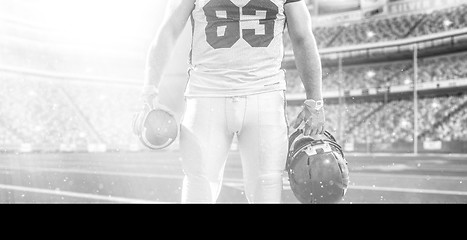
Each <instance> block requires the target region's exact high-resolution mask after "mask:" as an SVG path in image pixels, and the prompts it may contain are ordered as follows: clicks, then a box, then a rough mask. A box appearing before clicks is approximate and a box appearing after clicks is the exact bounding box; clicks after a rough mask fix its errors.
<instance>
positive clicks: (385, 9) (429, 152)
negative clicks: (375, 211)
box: [0, 0, 467, 204]
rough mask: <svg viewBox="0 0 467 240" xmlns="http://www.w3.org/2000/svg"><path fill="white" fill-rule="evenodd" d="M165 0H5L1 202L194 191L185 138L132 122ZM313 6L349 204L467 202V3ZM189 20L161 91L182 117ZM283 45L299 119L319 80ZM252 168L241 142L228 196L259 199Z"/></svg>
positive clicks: (291, 108)
mask: <svg viewBox="0 0 467 240" xmlns="http://www.w3.org/2000/svg"><path fill="white" fill-rule="evenodd" d="M166 2H167V1H150V0H142V1H138V3H131V2H130V1H126V0H118V1H99V3H96V2H95V1H94V2H93V1H88V0H85V1H83V0H82V1H73V2H72V3H69V2H68V3H63V1H58V0H40V1H37V0H1V1H0V83H1V87H0V203H177V202H179V201H180V194H181V182H182V178H183V172H182V170H181V167H180V154H179V144H178V140H177V141H176V142H175V143H174V144H172V145H171V146H170V147H169V148H166V149H164V150H160V151H151V150H149V149H147V148H145V147H144V146H143V145H142V144H141V143H140V141H139V139H138V138H137V137H136V136H135V135H134V134H133V132H132V129H131V124H132V123H131V122H132V118H133V114H134V112H135V111H136V109H135V106H137V105H138V100H139V94H140V89H141V84H142V80H143V78H144V66H145V57H146V54H147V48H148V46H149V44H150V42H151V41H152V37H153V36H154V34H155V32H156V31H157V28H158V26H159V24H160V22H161V21H162V18H163V16H162V14H161V13H162V12H163V11H164V9H165V5H166ZM306 2H307V5H308V8H309V11H310V14H311V16H312V19H313V32H314V34H315V38H316V41H317V44H318V46H319V51H320V56H321V60H322V67H323V90H324V97H325V113H326V129H327V130H328V131H330V132H331V133H332V134H333V135H334V136H335V137H336V139H337V141H338V142H339V143H340V144H341V145H342V146H343V147H344V150H345V152H346V155H347V158H348V162H349V163H348V164H349V170H350V186H349V189H348V192H347V194H346V196H345V198H344V199H343V201H342V203H344V204H345V203H383V204H384V203H467V185H466V184H467V155H466V154H467V14H465V13H466V12H467V1H466V0H443V1H438V0H345V1H344V0H332V1H330V0H326V1H324V0H306ZM190 31H191V30H190V26H187V27H186V29H185V31H184V32H183V34H182V36H181V38H180V39H179V41H178V43H177V49H176V52H175V53H174V54H173V57H172V58H171V59H168V60H167V61H170V64H169V68H168V70H167V72H166V74H165V78H164V82H163V83H162V86H161V89H160V91H161V101H163V102H164V103H166V104H167V105H168V106H170V107H172V108H173V109H175V110H176V111H175V112H176V114H177V116H181V115H183V108H184V106H183V101H184V98H183V91H184V88H185V86H186V81H187V73H186V69H187V66H188V62H187V56H188V52H189V50H190V38H191V34H190V33H191V32H190ZM286 31H287V30H286ZM284 47H285V56H284V61H283V63H282V66H283V68H284V69H285V70H286V81H287V116H288V118H289V120H291V119H293V118H294V117H296V115H297V114H298V112H299V111H300V109H301V104H302V102H303V100H304V99H305V92H304V88H303V85H302V83H301V81H300V78H299V75H298V72H297V69H296V66H295V61H294V60H295V59H294V54H293V51H292V46H291V40H290V38H288V35H287V34H285V38H284ZM241 168H242V166H241V164H240V159H239V154H238V152H237V145H236V142H234V143H233V144H232V152H231V153H230V155H229V159H228V162H227V167H226V172H225V180H224V182H223V189H222V192H221V194H220V197H219V202H220V203H246V199H245V195H244V190H243V183H242V171H241ZM287 182H288V181H287V177H286V176H285V175H284V183H285V186H284V190H283V202H284V203H297V200H296V199H295V198H294V196H293V194H292V193H291V190H290V186H289V185H288V184H287Z"/></svg>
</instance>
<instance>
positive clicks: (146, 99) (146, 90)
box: [133, 86, 170, 135]
mask: <svg viewBox="0 0 467 240" xmlns="http://www.w3.org/2000/svg"><path fill="white" fill-rule="evenodd" d="M139 104H140V106H139V108H138V110H137V112H135V113H134V114H133V132H134V133H135V134H136V135H139V134H140V133H141V129H142V127H143V120H144V118H145V116H146V114H147V113H149V112H150V111H151V110H153V109H163V110H166V111H170V110H168V108H167V107H166V106H164V105H162V104H160V103H159V92H158V90H157V88H156V87H154V86H150V87H143V91H142V92H141V95H140V103H139Z"/></svg>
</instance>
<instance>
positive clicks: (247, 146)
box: [180, 91, 288, 203]
mask: <svg viewBox="0 0 467 240" xmlns="http://www.w3.org/2000/svg"><path fill="white" fill-rule="evenodd" d="M285 107H286V103H285V96H284V91H275V92H269V93H263V94H256V95H250V96H242V97H221V98H204V97H196V98H187V99H186V110H185V115H184V116H183V120H182V123H181V128H180V149H181V152H182V166H183V171H184V173H185V177H184V180H183V187H182V203H215V202H216V200H217V198H218V196H219V193H220V190H221V186H222V178H223V174H224V168H225V165H226V160H227V156H228V153H229V150H230V146H231V143H232V140H233V137H234V136H235V135H237V138H238V148H239V151H240V156H241V160H242V168H243V180H244V187H245V194H246V197H247V200H248V202H249V203H279V202H280V201H281V193H282V174H283V171H284V168H285V163H286V159H287V151H288V135H287V133H288V128H287V119H286V111H285Z"/></svg>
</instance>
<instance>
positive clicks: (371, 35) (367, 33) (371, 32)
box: [366, 31, 375, 38]
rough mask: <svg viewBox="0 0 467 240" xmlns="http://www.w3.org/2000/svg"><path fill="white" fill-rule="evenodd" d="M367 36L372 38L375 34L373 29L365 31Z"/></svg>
mask: <svg viewBox="0 0 467 240" xmlns="http://www.w3.org/2000/svg"><path fill="white" fill-rule="evenodd" d="M366 36H367V38H373V37H374V36H375V33H374V32H373V31H368V32H366Z"/></svg>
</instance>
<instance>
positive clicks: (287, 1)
mask: <svg viewBox="0 0 467 240" xmlns="http://www.w3.org/2000/svg"><path fill="white" fill-rule="evenodd" d="M299 1H302V0H286V1H285V3H284V4H287V3H293V2H299Z"/></svg>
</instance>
